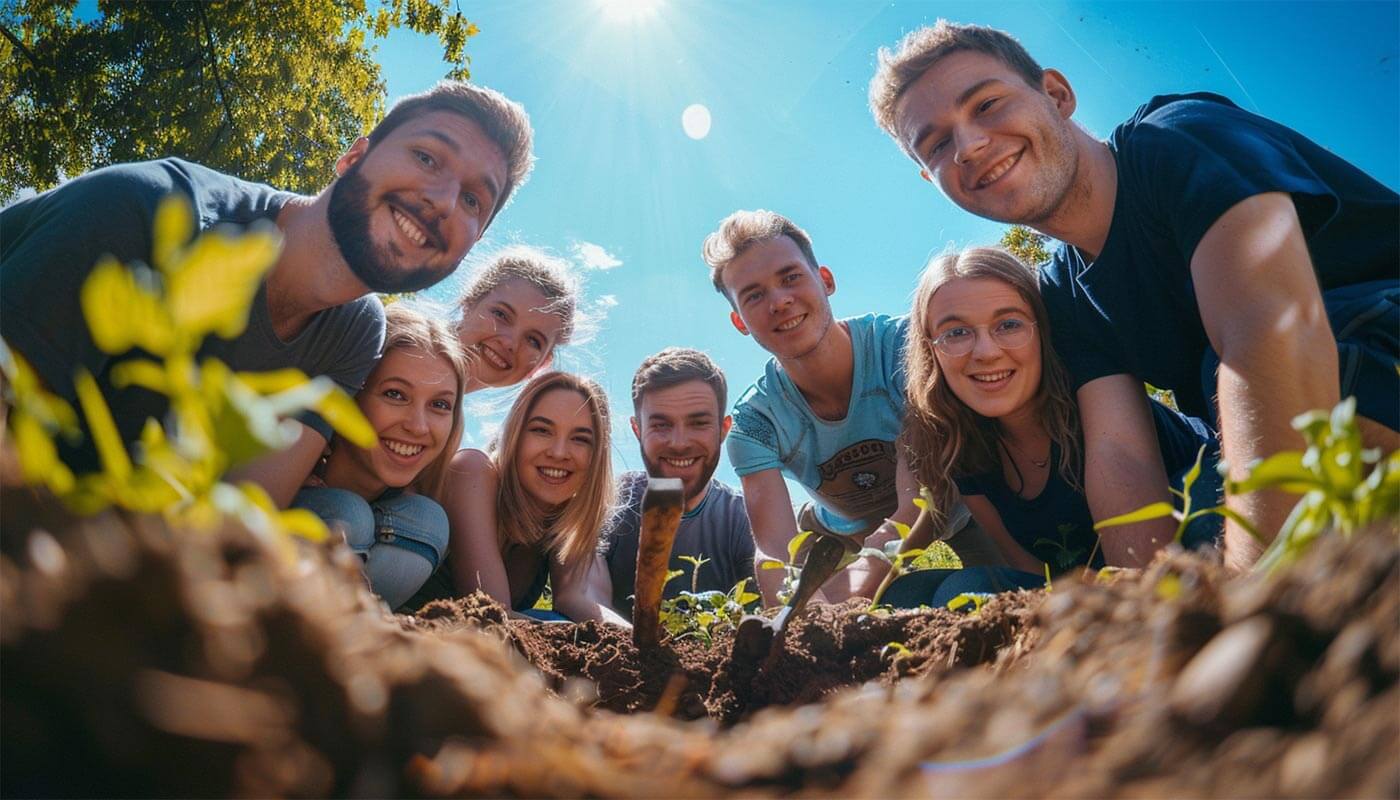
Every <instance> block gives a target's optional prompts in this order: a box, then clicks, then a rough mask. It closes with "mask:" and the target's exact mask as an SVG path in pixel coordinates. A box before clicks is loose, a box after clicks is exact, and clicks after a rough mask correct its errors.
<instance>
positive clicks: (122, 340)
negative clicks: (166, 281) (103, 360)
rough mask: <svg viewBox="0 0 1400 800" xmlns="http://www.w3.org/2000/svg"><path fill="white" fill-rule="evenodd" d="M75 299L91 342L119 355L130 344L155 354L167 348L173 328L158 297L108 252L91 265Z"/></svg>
mask: <svg viewBox="0 0 1400 800" xmlns="http://www.w3.org/2000/svg"><path fill="white" fill-rule="evenodd" d="M146 274H149V273H146ZM78 300H79V303H80V304H81V305H82V308H83V319H85V320H87V324H88V331H89V332H90V333H91V335H92V341H93V344H95V345H97V348H98V349H99V350H101V351H102V352H104V353H109V354H112V355H120V354H121V353H125V352H126V351H127V350H130V349H131V348H132V347H133V346H140V347H141V348H142V349H144V350H146V351H148V352H150V353H153V354H155V355H166V354H167V353H169V352H170V350H171V346H172V345H173V343H174V338H175V332H174V328H173V327H172V326H171V324H170V318H169V314H167V313H166V310H165V308H164V306H163V305H162V303H161V301H160V297H159V296H158V295H157V293H156V291H155V290H154V289H153V288H151V287H150V286H146V285H142V284H141V283H138V281H137V279H136V273H135V272H133V271H132V270H130V269H127V268H126V267H124V266H122V265H121V264H120V263H119V262H118V261H117V260H116V259H114V258H112V257H111V256H103V257H102V258H101V259H100V260H99V261H98V263H97V266H95V267H93V268H92V272H91V273H89V274H88V278H87V280H86V281H84V282H83V288H82V290H81V291H80V292H79V295H78Z"/></svg>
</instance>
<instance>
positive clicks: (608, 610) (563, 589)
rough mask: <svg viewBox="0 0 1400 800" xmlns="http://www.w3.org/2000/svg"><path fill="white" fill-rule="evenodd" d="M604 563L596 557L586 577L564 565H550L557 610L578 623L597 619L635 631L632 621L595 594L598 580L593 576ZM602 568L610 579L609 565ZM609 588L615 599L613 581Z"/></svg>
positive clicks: (584, 573) (586, 572)
mask: <svg viewBox="0 0 1400 800" xmlns="http://www.w3.org/2000/svg"><path fill="white" fill-rule="evenodd" d="M600 561H602V559H601V558H598V557H597V556H594V560H593V561H592V562H590V564H589V565H588V566H589V568H588V570H587V571H585V572H583V573H579V572H575V571H573V570H567V569H564V567H563V566H562V565H560V564H557V563H555V562H554V561H552V560H551V561H550V563H549V583H550V585H551V586H553V587H554V610H555V611H558V612H559V613H561V614H563V615H564V616H566V617H568V618H569V619H571V620H573V621H574V622H583V621H585V620H590V619H593V620H598V621H600V622H611V623H612V624H614V625H621V626H623V627H625V628H630V627H632V623H631V622H630V621H628V620H627V619H626V618H625V617H623V616H622V615H621V614H619V613H617V612H616V611H614V610H613V609H612V607H611V606H610V605H608V602H607V601H606V600H600V599H599V598H598V597H597V596H596V594H595V593H594V590H593V586H592V585H591V582H592V581H593V580H595V578H594V575H593V573H595V572H597V570H598V566H599V563H598V562H600ZM602 567H603V574H604V576H606V575H607V569H608V567H607V564H603V565H602ZM608 584H609V586H608V594H607V597H609V598H611V596H612V587H611V584H612V581H611V579H608Z"/></svg>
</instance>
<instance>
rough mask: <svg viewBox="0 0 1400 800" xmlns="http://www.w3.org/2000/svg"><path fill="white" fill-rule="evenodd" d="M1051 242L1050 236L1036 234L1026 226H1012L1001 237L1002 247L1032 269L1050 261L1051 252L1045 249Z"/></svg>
mask: <svg viewBox="0 0 1400 800" xmlns="http://www.w3.org/2000/svg"><path fill="white" fill-rule="evenodd" d="M1049 241H1050V237H1049V236H1046V235H1045V234H1043V233H1036V232H1035V231H1033V230H1031V229H1030V228H1027V227H1026V226H1024V225H1012V226H1011V227H1010V228H1007V229H1006V233H1004V234H1002V236H1001V246H1002V247H1005V248H1006V249H1007V250H1010V251H1011V254H1012V255H1014V256H1016V257H1017V258H1019V259H1021V260H1022V261H1024V262H1026V263H1027V264H1029V265H1031V266H1032V267H1038V266H1040V265H1041V264H1044V263H1045V262H1047V261H1049V260H1050V251H1049V250H1047V249H1046V247H1045V244H1046V243H1047V242H1049Z"/></svg>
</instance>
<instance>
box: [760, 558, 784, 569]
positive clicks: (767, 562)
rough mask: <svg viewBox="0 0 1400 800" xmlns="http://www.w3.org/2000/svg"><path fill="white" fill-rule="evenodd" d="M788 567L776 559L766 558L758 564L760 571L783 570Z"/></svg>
mask: <svg viewBox="0 0 1400 800" xmlns="http://www.w3.org/2000/svg"><path fill="white" fill-rule="evenodd" d="M786 566H787V564H785V563H783V562H781V561H779V560H778V559H776V558H765V559H763V560H762V561H760V562H758V568H759V569H783V568H785V567H786Z"/></svg>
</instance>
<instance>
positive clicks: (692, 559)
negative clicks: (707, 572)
mask: <svg viewBox="0 0 1400 800" xmlns="http://www.w3.org/2000/svg"><path fill="white" fill-rule="evenodd" d="M677 558H679V559H680V560H682V561H685V562H687V563H689V564H690V565H691V569H690V591H692V592H698V591H700V568H701V567H702V566H704V565H706V564H708V563H710V559H708V558H705V556H704V554H703V553H702V554H700V555H698V556H677Z"/></svg>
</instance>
